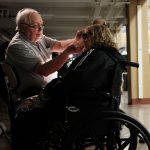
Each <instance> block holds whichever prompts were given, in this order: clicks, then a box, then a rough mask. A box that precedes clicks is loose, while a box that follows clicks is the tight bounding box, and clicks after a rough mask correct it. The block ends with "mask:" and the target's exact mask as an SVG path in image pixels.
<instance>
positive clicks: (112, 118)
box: [45, 61, 150, 150]
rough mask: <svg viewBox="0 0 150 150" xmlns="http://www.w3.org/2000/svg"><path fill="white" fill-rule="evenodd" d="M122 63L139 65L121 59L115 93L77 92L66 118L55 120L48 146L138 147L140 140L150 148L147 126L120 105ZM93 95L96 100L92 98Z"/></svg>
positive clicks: (62, 149) (81, 149)
mask: <svg viewBox="0 0 150 150" xmlns="http://www.w3.org/2000/svg"><path fill="white" fill-rule="evenodd" d="M120 65H123V66H133V67H138V64H136V63H133V62H127V61H122V62H119V63H118V64H117V66H116V68H115V72H114V76H113V82H112V91H111V93H107V92H93V91H90V92H85V93H84V92H82V94H81V93H78V92H74V93H71V94H70V95H69V96H68V97H67V99H66V100H65V104H64V108H63V111H62V112H64V113H63V115H62V117H63V121H62V120H61V121H54V123H51V125H50V128H49V137H48V138H47V148H48V149H52V150H124V149H126V150H127V149H128V150H136V149H138V148H139V146H140V144H139V143H140V142H139V141H140V140H142V141H143V143H144V144H145V150H149V149H150V134H149V132H148V131H147V129H146V128H145V127H144V126H143V125H142V124H141V123H140V122H139V121H137V120H136V119H134V118H132V117H130V116H128V115H127V114H125V113H124V112H123V111H122V110H120V108H119V104H120V92H119V91H120V89H119V88H120V87H118V86H117V84H118V75H119V76H120V75H121V74H120V73H121V67H118V66H120ZM87 95H88V96H87ZM93 95H94V96H95V97H96V98H95V100H91V98H90V97H93ZM84 97H86V98H84ZM87 97H88V98H87ZM99 98H100V99H101V100H102V99H103V102H104V103H103V104H102V105H101V104H100V103H101V102H100V103H99V101H98V100H97V99H99ZM105 100H106V101H105ZM45 149H46V148H45Z"/></svg>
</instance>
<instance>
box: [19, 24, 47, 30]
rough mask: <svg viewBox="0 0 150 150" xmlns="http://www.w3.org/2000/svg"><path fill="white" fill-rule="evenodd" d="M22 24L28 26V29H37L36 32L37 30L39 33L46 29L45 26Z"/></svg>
mask: <svg viewBox="0 0 150 150" xmlns="http://www.w3.org/2000/svg"><path fill="white" fill-rule="evenodd" d="M22 24H24V25H26V26H28V27H30V28H33V29H35V30H37V31H41V30H43V29H44V27H45V26H44V25H40V26H39V25H37V24H36V25H30V24H27V23H22Z"/></svg>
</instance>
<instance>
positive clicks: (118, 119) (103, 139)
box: [62, 111, 150, 150]
mask: <svg viewBox="0 0 150 150" xmlns="http://www.w3.org/2000/svg"><path fill="white" fill-rule="evenodd" d="M95 116H96V117H95ZM102 124H103V125H102ZM105 124H106V126H107V129H103V128H102V126H103V127H105ZM99 128H100V129H99ZM139 135H140V137H142V139H143V140H144V146H145V147H144V150H149V149H150V134H149V132H148V131H147V130H146V129H145V127H144V126H143V125H142V124H141V123H140V122H138V121H137V120H135V119H134V118H132V117H130V116H128V115H126V114H124V113H120V112H114V111H109V112H101V113H99V114H95V115H92V117H89V119H87V120H86V121H84V122H82V123H81V124H79V123H78V125H75V127H74V128H72V129H71V130H70V131H69V132H68V134H67V136H66V138H65V139H64V141H63V146H62V149H63V150H87V149H88V150H124V149H125V150H136V149H138V148H139V149H140V144H141V143H139V142H138V138H139Z"/></svg>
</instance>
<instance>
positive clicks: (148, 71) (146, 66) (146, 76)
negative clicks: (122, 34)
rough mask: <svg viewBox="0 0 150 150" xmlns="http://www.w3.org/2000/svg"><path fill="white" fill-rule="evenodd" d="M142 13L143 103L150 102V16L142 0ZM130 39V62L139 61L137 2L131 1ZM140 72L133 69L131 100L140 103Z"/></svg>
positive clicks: (144, 1)
mask: <svg viewBox="0 0 150 150" xmlns="http://www.w3.org/2000/svg"><path fill="white" fill-rule="evenodd" d="M140 5H141V11H142V14H141V15H142V21H141V22H142V63H141V64H140V65H142V68H143V69H142V80H143V84H142V86H143V98H142V101H144V100H147V101H149V102H150V55H149V53H148V16H147V0H140ZM129 16H130V17H129V35H130V36H129V37H130V40H129V41H130V42H129V43H128V44H129V45H130V50H129V53H130V57H129V59H130V61H135V62H137V61H138V49H137V48H138V47H137V45H138V43H137V42H138V41H137V35H138V34H137V0H131V4H130V7H129ZM138 86H139V83H138V72H137V69H134V68H132V69H131V99H132V100H137V101H138Z"/></svg>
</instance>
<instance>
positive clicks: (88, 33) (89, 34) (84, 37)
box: [82, 32, 92, 40]
mask: <svg viewBox="0 0 150 150" xmlns="http://www.w3.org/2000/svg"><path fill="white" fill-rule="evenodd" d="M91 35H92V32H85V33H83V34H82V38H83V39H84V40H85V39H87V38H89V37H90V36H91Z"/></svg>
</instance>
